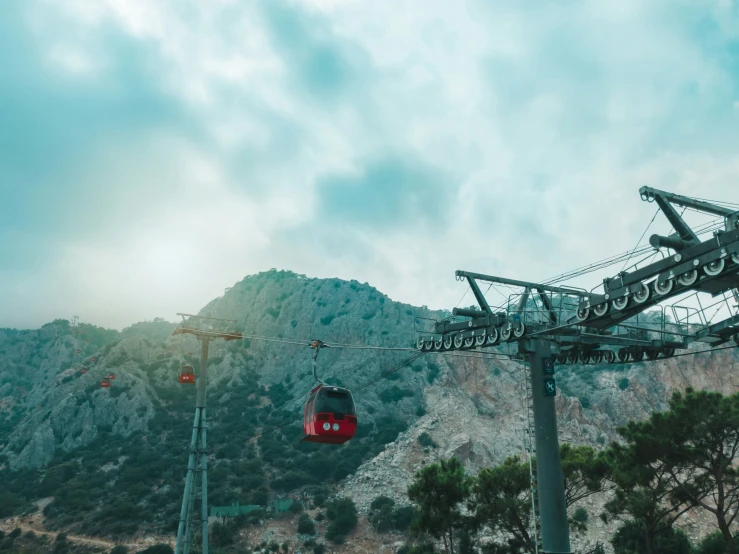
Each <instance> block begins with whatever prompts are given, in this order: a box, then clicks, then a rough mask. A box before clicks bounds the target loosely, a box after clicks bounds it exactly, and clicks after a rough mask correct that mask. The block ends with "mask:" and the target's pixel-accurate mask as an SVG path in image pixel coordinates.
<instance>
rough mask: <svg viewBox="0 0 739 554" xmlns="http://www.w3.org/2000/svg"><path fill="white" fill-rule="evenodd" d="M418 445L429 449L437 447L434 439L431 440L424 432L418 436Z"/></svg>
mask: <svg viewBox="0 0 739 554" xmlns="http://www.w3.org/2000/svg"><path fill="white" fill-rule="evenodd" d="M418 444H420V445H421V446H423V447H430V448H436V447H437V446H439V445H438V444H436V443H435V442H434V439H432V438H431V435H429V434H428V433H427V432H426V431H424V432H423V433H421V434H420V435H418Z"/></svg>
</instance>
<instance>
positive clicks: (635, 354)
mask: <svg viewBox="0 0 739 554" xmlns="http://www.w3.org/2000/svg"><path fill="white" fill-rule="evenodd" d="M629 357H630V358H631V361H632V362H641V361H642V360H643V359H644V350H642V349H641V348H637V349H634V350H632V351H631V356H629Z"/></svg>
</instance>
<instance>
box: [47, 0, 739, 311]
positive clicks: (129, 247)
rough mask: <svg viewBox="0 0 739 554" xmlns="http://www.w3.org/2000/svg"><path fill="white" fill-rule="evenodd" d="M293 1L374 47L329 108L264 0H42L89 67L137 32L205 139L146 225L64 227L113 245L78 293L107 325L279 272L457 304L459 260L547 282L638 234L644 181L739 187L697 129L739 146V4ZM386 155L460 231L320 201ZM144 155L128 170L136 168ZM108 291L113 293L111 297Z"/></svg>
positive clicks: (185, 157) (176, 155)
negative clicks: (403, 165) (709, 33)
mask: <svg viewBox="0 0 739 554" xmlns="http://www.w3.org/2000/svg"><path fill="white" fill-rule="evenodd" d="M291 5H292V6H293V8H292V9H294V10H297V9H298V7H299V6H303V7H304V8H306V9H307V11H308V13H309V14H310V17H312V18H314V19H313V20H311V22H310V24H309V25H308V26H307V27H306V29H305V32H307V33H309V34H310V33H313V34H314V35H315V36H314V39H315V40H316V41H318V42H319V43H321V44H324V45H326V48H332V47H333V48H334V49H335V51H336V52H338V53H339V54H343V55H344V56H345V59H346V60H349V61H348V62H347V63H350V64H356V67H354V73H351V75H352V76H353V77H355V78H356V80H357V82H352V83H349V85H347V88H348V90H349V92H348V93H346V94H344V95H343V96H340V97H336V98H333V99H332V100H331V101H330V102H329V101H326V102H325V103H322V102H321V101H319V100H317V99H316V98H315V95H313V94H311V93H309V92H307V91H306V90H303V89H301V87H300V86H298V84H299V83H300V81H299V80H297V78H296V76H297V75H299V74H301V72H302V71H304V70H305V67H303V66H302V65H301V64H300V63H299V62H295V61H291V59H289V56H287V55H286V54H285V53H284V52H283V51H282V48H281V47H282V45H281V44H280V43H279V42H278V39H277V38H275V36H274V35H272V34H270V31H269V29H268V25H267V18H266V16H265V14H264V10H265V9H267V8H266V7H267V6H269V3H264V4H262V5H261V6H260V5H258V4H248V5H245V4H243V3H237V2H226V1H221V2H208V3H207V4H192V5H189V6H187V7H185V5H184V4H182V3H179V2H161V3H152V2H149V1H147V0H126V1H124V0H105V1H103V2H85V1H82V0H76V1H75V2H68V3H64V4H63V5H62V6H61V8H58V9H61V10H62V11H63V12H64V15H63V16H62V15H60V13H59V11H57V10H48V11H47V12H45V14H43V15H39V14H38V13H36V23H35V28H36V29H37V30H39V29H43V30H47V31H48V30H49V29H53V30H52V31H49V34H48V36H46V35H43V36H42V35H38V40H39V42H40V43H41V44H43V45H44V46H45V47H46V48H47V51H48V52H49V56H51V57H52V58H53V59H55V60H56V61H58V62H59V63H62V64H65V67H67V68H68V69H70V70H74V71H79V72H83V71H88V72H89V71H90V69H89V68H91V67H94V64H92V62H89V63H90V64H92V65H90V64H88V65H87V66H86V65H85V63H83V62H84V59H85V58H84V57H79V58H75V56H74V53H75V52H76V53H78V54H80V53H84V52H86V50H85V49H84V47H85V45H89V44H93V43H95V44H97V43H100V44H105V35H104V33H106V32H107V31H106V29H107V28H108V27H107V26H109V25H113V26H114V27H117V28H118V29H119V30H120V32H122V33H124V34H126V35H128V36H129V37H133V39H134V40H135V41H138V43H139V44H140V45H142V47H145V48H147V49H148V51H150V52H151V55H150V56H148V57H147V62H148V63H150V64H151V66H152V68H153V75H155V76H156V78H157V79H158V86H159V87H160V88H161V90H163V91H165V94H167V95H168V96H169V98H171V101H172V103H173V104H176V105H177V106H178V107H180V108H182V109H184V110H186V111H187V113H188V114H189V116H190V117H192V119H193V121H194V123H193V124H194V125H197V126H199V128H200V129H201V132H202V134H203V136H204V137H205V139H206V140H204V141H202V142H198V141H192V143H188V139H187V138H185V137H182V138H180V139H178V140H176V141H173V144H171V145H170V146H168V147H166V148H163V149H162V150H161V154H162V156H161V158H160V159H159V162H160V163H161V164H162V165H163V166H165V167H167V166H168V167H169V168H170V169H171V171H172V174H171V175H169V173H168V174H167V175H168V177H167V183H166V189H167V191H169V192H167V195H166V199H165V198H162V197H161V196H160V195H155V196H154V199H153V200H152V202H154V203H155V208H156V209H154V208H149V209H146V210H143V213H140V214H139V213H136V214H134V215H133V216H132V221H131V226H132V227H131V229H132V230H131V231H130V232H118V233H112V232H107V231H106V230H102V232H101V233H100V235H99V236H98V237H95V238H90V237H85V238H83V239H76V240H75V241H73V242H72V243H70V245H69V248H68V250H67V251H66V252H65V255H64V259H65V260H66V262H65V263H66V264H67V266H66V267H76V266H77V265H78V264H82V263H84V260H89V259H96V260H101V261H100V262H99V263H96V264H95V267H94V269H90V270H87V271H86V272H85V274H84V275H75V274H74V273H73V272H71V273H68V274H67V277H68V279H70V280H71V281H72V282H75V283H78V284H79V286H78V288H79V294H78V296H77V297H74V296H73V297H72V298H74V299H75V301H80V302H82V301H83V300H82V298H83V297H92V298H95V302H93V303H91V304H90V306H89V309H90V313H92V314H94V315H93V316H91V317H90V319H93V320H98V321H101V322H105V321H106V318H108V321H110V322H112V323H111V324H115V325H121V324H122V322H124V321H128V320H126V319H125V318H131V317H134V318H137V317H140V316H134V314H135V313H137V312H136V310H137V308H136V306H137V305H140V306H141V308H140V313H141V314H143V315H146V316H150V317H153V316H154V315H167V313H163V312H167V311H169V312H173V311H177V309H182V307H181V302H182V300H180V299H181V298H182V299H184V298H187V299H189V301H191V302H196V303H197V305H195V306H192V305H191V306H190V307H188V308H187V309H189V310H193V309H196V308H197V306H198V305H200V304H204V303H205V302H206V301H207V300H208V299H209V298H210V297H212V296H213V294H214V291H216V292H217V291H220V290H221V289H222V288H223V287H225V286H228V285H230V284H232V283H233V282H234V281H236V280H238V279H240V278H241V276H243V275H244V274H247V273H252V272H255V271H259V270H263V269H268V268H270V267H273V266H281V267H286V268H288V269H294V270H296V271H299V272H301V273H308V274H312V275H318V276H332V275H339V276H342V277H345V278H356V279H358V280H360V281H370V282H371V283H372V284H373V285H375V286H377V287H378V288H380V289H381V290H383V291H385V292H387V293H388V294H390V295H391V296H392V297H393V298H394V299H397V300H403V301H407V302H412V303H415V304H428V305H430V306H432V307H451V306H453V305H455V304H456V302H457V301H458V300H459V296H460V287H459V284H458V283H456V282H455V281H454V279H453V273H454V270H455V269H469V270H477V271H480V272H492V273H497V274H507V275H510V276H512V277H518V278H524V279H537V278H545V277H549V276H552V275H554V274H556V273H559V272H561V271H565V270H566V269H569V268H571V267H574V266H579V265H583V264H585V263H587V262H589V261H591V260H593V259H599V258H602V257H604V256H606V255H608V254H614V253H617V252H621V251H623V250H626V249H628V248H630V247H632V246H633V245H634V243H635V242H636V240H637V239H638V238H639V236H640V235H641V233H642V231H643V228H644V226H645V225H646V224H647V223H648V221H649V219H650V218H651V216H652V214H653V210H652V208H651V207H649V206H646V205H644V204H643V203H641V201H640V199H639V197H638V192H637V191H638V188H639V187H640V186H642V185H645V184H648V185H654V186H660V187H662V188H667V189H671V190H676V191H678V192H683V193H686V194H695V195H697V196H703V197H716V198H723V199H726V200H734V199H735V198H734V197H733V196H732V192H734V191H735V183H736V177H737V175H736V174H737V157H736V156H734V155H733V154H732V151H733V152H736V148H733V150H732V149H731V148H724V149H718V148H716V149H714V150H711V149H709V148H707V147H706V145H705V141H704V140H702V137H705V136H714V137H718V136H720V135H722V134H724V135H726V136H727V141H730V142H731V144H733V145H734V146H736V142H737V138H736V137H734V136H733V135H732V134H731V133H730V130H729V128H728V127H726V125H728V124H727V123H726V122H725V121H723V118H722V117H720V116H718V117H717V116H716V110H718V109H719V108H720V107H721V106H726V107H727V108H726V109H727V110H728V112H731V109H730V108H728V107H729V106H732V102H733V108H734V111H736V110H737V103H736V101H734V100H733V97H732V96H731V93H732V92H733V87H734V85H735V80H736V77H735V76H733V75H731V74H730V72H729V71H728V70H727V69H726V68H725V67H724V66H722V65H721V63H722V62H721V59H722V58H721V56H716V55H715V52H716V49H718V50H719V51H720V50H721V48H722V40H724V39H726V38H728V37H735V36H736V35H737V28H738V27H737V17H736V11H735V10H734V8H732V7H731V6H729V5H727V4H725V3H724V4H721V3H720V2H719V3H716V5H715V6H713V7H711V8H710V10H706V11H705V12H704V15H705V16H706V17H710V16H711V14H712V13H713V14H718V15H715V17H716V18H717V20H716V21H717V24H719V28H720V29H721V33H722V34H721V35H720V36H715V37H712V39H711V40H710V41H706V42H701V40H700V37H699V36H698V35H697V33H696V32H695V30H694V29H693V28H692V23H693V21H694V19H693V18H692V13H693V12H692V11H691V10H701V9H702V8H701V7H700V6H695V5H692V6H691V5H690V3H688V2H682V3H681V2H678V3H674V2H655V3H652V4H644V3H643V2H636V1H632V2H624V1H611V2H605V3H603V2H601V3H598V4H597V5H595V4H593V5H582V4H577V3H572V4H568V5H567V6H557V7H556V8H555V7H553V6H548V5H546V4H540V5H536V4H533V5H530V6H526V7H523V6H521V5H518V4H515V5H514V4H506V3H493V4H490V3H488V2H466V3H464V4H460V3H450V2H445V1H442V0H434V1H431V2H427V3H425V4H424V6H423V9H418V4H417V3H414V2H410V1H400V0H399V1H397V2H393V3H389V4H373V5H372V7H371V8H368V6H367V5H366V4H363V3H360V2H335V1H326V0H323V1H317V0H305V2H300V3H294V4H291ZM732 10H734V11H732ZM62 17H63V18H64V21H65V22H67V23H69V24H65V25H64V26H60V25H57V24H55V23H56V21H57V20H58V18H62ZM103 23H105V24H103ZM292 38H294V37H292ZM296 40H297V39H296ZM75 41H78V42H75ZM60 44H63V45H64V47H63V48H62V49H61V50H60V48H61V47H60V46H59V45H60ZM87 51H88V52H89V50H87ZM60 52H61V53H60ZM80 56H81V54H80ZM86 68H87V69H86ZM296 83H297V84H296ZM147 132H149V131H147ZM165 134H166V133H165ZM244 153H248V154H249V156H248V157H247V159H245V160H243V161H241V160H239V158H240V157H241V156H243V155H244ZM119 154H120V155H121V156H122V157H123V158H125V157H126V155H125V152H122V153H120V152H119ZM388 155H395V156H400V157H403V158H407V159H410V160H413V161H414V162H416V163H419V164H425V165H427V166H428V167H429V168H431V170H430V171H434V172H437V171H438V172H439V174H444V175H447V176H448V177H447V178H448V182H447V184H446V186H447V187H448V188H450V189H452V191H453V194H451V196H450V199H449V200H447V201H446V203H445V205H444V209H445V211H446V212H447V213H450V214H453V215H452V216H451V217H450V220H451V223H450V224H448V225H447V224H446V223H443V224H442V223H440V225H439V226H438V228H435V229H429V228H428V227H427V226H425V225H422V224H421V222H419V221H417V220H414V219H409V220H408V221H404V225H403V226H402V227H401V228H400V229H397V228H393V229H389V228H383V227H380V226H377V227H376V228H367V227H361V228H360V227H355V226H349V227H346V226H344V225H340V224H337V223H336V222H335V221H333V220H329V221H324V220H322V219H320V218H319V215H318V214H320V213H322V212H321V210H320V207H321V201H322V193H323V192H324V191H323V190H322V189H321V187H320V183H321V179H322V178H324V177H325V176H326V175H330V174H334V173H341V174H360V173H361V172H362V170H363V168H364V166H365V165H366V164H367V163H368V161H370V160H376V159H378V158H382V157H384V156H388ZM234 158H235V160H234ZM235 161H236V162H239V161H241V163H243V165H239V164H236V165H234V164H235ZM129 165H130V164H124V166H125V167H128V166H129ZM126 171H130V172H131V173H127V174H126V175H119V176H117V182H125V180H126V178H129V177H131V175H136V174H137V173H136V172H135V171H134V169H131V168H129V169H128V170H126ZM419 191H420V192H419V194H423V189H422V188H420V187H419ZM120 194H123V193H120ZM429 194H434V193H433V192H432V191H429ZM154 213H155V214H156V215H153V214H154ZM306 244H308V245H310V247H309V248H306ZM356 249H359V250H358V251H357V250H356ZM317 252H319V253H320V255H317V254H316V253H317ZM173 268H178V269H177V270H175V269H173ZM179 268H182V269H179ZM618 269H620V268H618ZM52 271H54V270H52ZM60 271H61V270H60ZM172 282H176V285H173V286H167V285H166V283H172ZM592 284H595V280H594V281H592ZM90 291H95V293H94V294H92V296H90ZM49 294H50V295H52V294H53V291H50V292H49ZM85 295H87V296H85ZM108 295H112V297H114V298H115V299H116V300H113V301H111V302H112V304H111V306H115V307H111V308H110V310H101V309H99V308H96V307H95V306H97V305H99V304H98V303H100V302H103V301H104V299H105V298H107V297H108ZM137 303H139V304H137ZM122 306H126V310H123V309H122ZM175 306H176V307H177V309H175ZM153 308H156V309H157V310H161V311H160V312H158V313H149V312H147V311H146V310H152V309H153ZM116 310H118V311H117V312H116ZM113 312H115V314H114V313H113ZM123 314H125V315H123Z"/></svg>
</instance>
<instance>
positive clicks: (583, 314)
mask: <svg viewBox="0 0 739 554" xmlns="http://www.w3.org/2000/svg"><path fill="white" fill-rule="evenodd" d="M589 315H590V308H579V309H578V310H577V311H576V312H575V319H577V320H578V321H585V320H586V319H588V316H589Z"/></svg>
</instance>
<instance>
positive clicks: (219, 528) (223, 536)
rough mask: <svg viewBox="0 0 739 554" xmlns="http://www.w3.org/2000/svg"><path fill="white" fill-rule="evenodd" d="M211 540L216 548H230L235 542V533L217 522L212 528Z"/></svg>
mask: <svg viewBox="0 0 739 554" xmlns="http://www.w3.org/2000/svg"><path fill="white" fill-rule="evenodd" d="M210 540H211V541H212V542H213V545H214V546H228V545H229V544H233V542H234V532H233V530H232V529H231V527H229V526H226V525H223V524H221V523H218V522H216V523H214V524H213V525H211V526H210Z"/></svg>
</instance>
